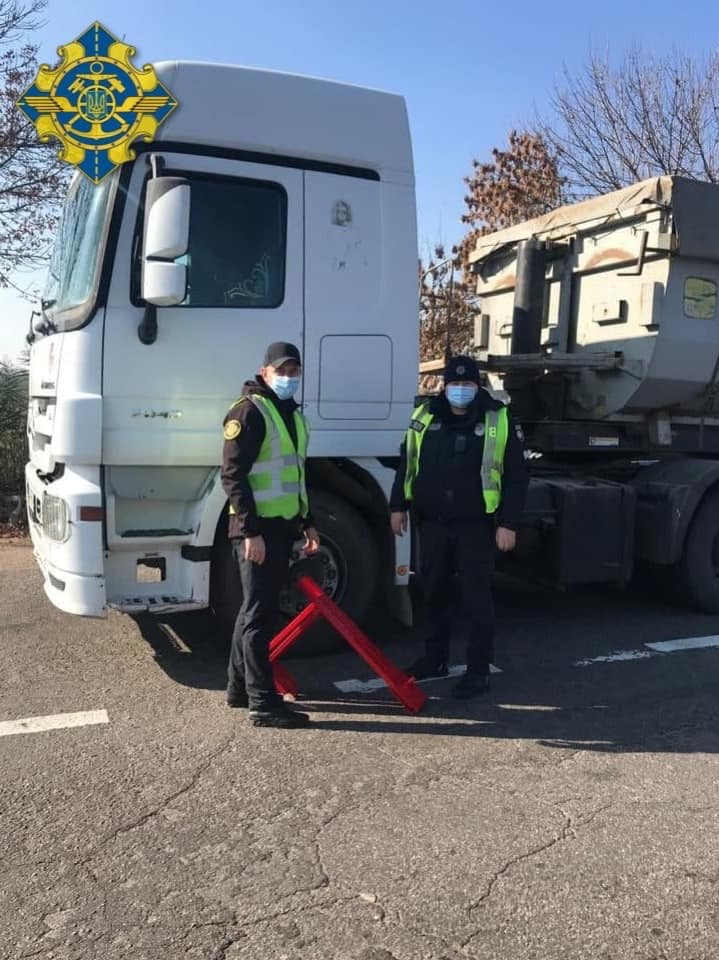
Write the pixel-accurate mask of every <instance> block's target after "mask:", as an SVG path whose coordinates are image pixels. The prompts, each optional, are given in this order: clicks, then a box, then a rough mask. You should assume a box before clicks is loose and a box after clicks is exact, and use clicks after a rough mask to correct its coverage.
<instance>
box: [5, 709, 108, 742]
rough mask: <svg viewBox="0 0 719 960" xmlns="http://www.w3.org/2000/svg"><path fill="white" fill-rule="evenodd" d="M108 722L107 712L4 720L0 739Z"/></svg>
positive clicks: (98, 711) (97, 711)
mask: <svg viewBox="0 0 719 960" xmlns="http://www.w3.org/2000/svg"><path fill="white" fill-rule="evenodd" d="M109 722H110V718H109V717H108V715H107V710H85V711H84V712H83V713H56V714H53V715H52V716H47V717H24V718H23V719H21V720H4V721H3V722H2V723H0V737H11V736H14V735H15V734H18V733H43V732H44V731H45V730H61V729H63V728H64V727H88V726H92V725H94V724H98V723H109Z"/></svg>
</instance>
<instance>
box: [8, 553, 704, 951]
mask: <svg viewBox="0 0 719 960" xmlns="http://www.w3.org/2000/svg"><path fill="white" fill-rule="evenodd" d="M0 588H1V589H0V604H1V605H2V608H1V610H0V771H1V774H2V775H1V777H0V855H1V859H0V927H2V933H1V934H0V958H2V960H10V958H12V960H19V958H23V957H39V958H47V960H99V958H102V960H128V958H132V960H166V958H171V960H175V958H187V960H195V958H196V960H208V958H216V960H220V958H223V960H240V958H257V960H281V958H282V960H300V958H301V960H313V958H318V960H466V958H487V960H505V958H506V960H510V958H511V960H525V958H541V960H554V958H567V960H580V958H592V960H599V958H602V960H609V958H611V960H619V958H622V960H624V958H627V960H629V958H631V960H660V958H661V960H699V958H701V960H705V958H712V960H715V958H717V957H718V956H719V900H718V898H717V893H718V891H719V798H718V797H717V781H718V780H719V764H718V762H717V754H718V752H719V732H718V730H717V715H718V710H717V694H718V693H719V647H714V646H700V647H697V646H696V642H694V643H690V644H687V643H680V644H678V645H676V649H674V648H673V647H672V646H671V645H670V647H669V648H668V647H666V646H664V647H662V646H660V647H659V648H653V647H648V646H646V644H656V643H659V644H662V643H665V642H667V641H675V640H687V639H692V638H704V637H711V636H712V635H714V634H719V618H712V617H706V616H701V615H697V614H693V613H691V612H687V611H686V610H683V609H681V608H679V607H675V606H671V605H669V603H668V602H666V601H663V600H662V598H659V597H656V598H655V597H652V596H651V595H649V594H647V593H645V594H643V595H640V596H637V595H635V594H633V593H621V592H617V591H613V590H587V591H582V592H579V593H571V594H557V593H548V592H546V591H543V590H541V589H539V588H537V587H529V586H518V585H516V584H514V583H511V582H509V581H503V582H499V583H498V586H497V596H498V600H499V610H500V619H501V630H500V635H499V637H498V642H497V655H496V665H497V667H498V668H499V670H500V671H501V672H498V673H496V674H495V675H494V677H493V687H492V691H491V693H490V694H489V695H488V696H487V697H485V698H484V699H482V700H479V701H476V702H473V703H471V704H469V705H468V704H466V703H457V702H455V701H452V700H451V699H450V698H449V697H448V693H449V690H450V689H451V685H452V680H442V681H433V682H430V683H429V684H427V685H426V689H427V691H428V693H429V694H431V696H432V699H431V700H430V702H429V703H428V705H427V708H426V709H425V710H424V711H423V712H422V713H421V714H420V715H418V716H410V715H408V714H406V713H405V712H404V711H403V710H402V709H401V708H400V707H398V706H397V705H395V704H394V703H393V701H392V699H391V696H390V694H389V693H388V691H387V690H384V689H374V688H373V687H372V685H371V684H370V685H369V686H366V685H365V681H367V680H369V679H370V677H371V674H370V673H369V671H368V670H367V669H366V668H365V667H364V665H363V664H362V663H361V661H359V660H358V659H357V658H356V657H355V656H354V655H353V654H349V653H343V654H341V655H333V656H326V657H323V658H321V659H314V660H302V661H293V662H290V663H289V664H288V666H289V667H290V668H291V670H292V672H293V673H294V674H295V675H296V676H297V678H298V679H299V681H300V685H301V689H302V691H303V694H304V696H305V697H306V701H307V707H308V709H309V710H310V711H311V713H312V719H313V724H312V728H311V729H310V730H307V731H304V730H299V731H296V730H293V731H281V730H258V729H254V728H251V727H250V726H249V725H248V723H247V720H246V715H245V713H244V711H232V710H229V709H227V708H226V707H225V705H224V697H223V688H224V682H225V662H226V648H225V646H224V645H223V643H222V642H221V640H220V639H219V638H218V637H217V635H216V634H215V632H214V631H213V629H212V623H211V621H210V619H209V618H208V617H206V616H204V615H197V614H194V615H185V616H184V617H183V616H178V617H174V618H172V619H171V620H169V621H167V620H165V621H155V620H148V621H144V622H135V621H133V620H131V619H129V618H127V617H123V616H120V615H111V616H110V617H109V619H108V620H107V621H89V620H81V619H78V618H72V617H69V616H66V615H63V614H61V613H59V612H57V611H56V610H55V609H54V608H53V607H52V606H51V605H50V604H49V602H48V601H47V600H46V599H45V597H44V594H43V592H42V589H41V583H40V577H39V574H38V573H37V571H36V569H35V566H34V561H33V559H32V555H31V551H30V550H29V549H28V547H27V546H22V545H5V546H3V547H1V548H0ZM385 632H387V628H385ZM399 633H400V635H399V636H395V637H391V636H388V635H386V636H384V637H381V638H379V639H381V640H382V641H383V643H384V644H385V649H386V651H387V652H388V653H389V654H390V655H391V656H392V657H393V658H394V659H396V660H397V661H398V662H399V663H403V662H406V660H407V659H408V658H410V657H411V656H413V655H414V653H415V650H414V648H413V644H412V636H411V634H409V633H407V632H406V631H405V632H401V631H400V632H399ZM701 642H702V643H703V644H705V643H710V642H712V641H706V640H702V641H701ZM462 659H463V658H462V653H461V651H457V655H456V656H455V658H454V661H453V662H455V663H458V662H461V661H462ZM338 682H339V683H340V684H341V685H342V688H340V687H337V686H336V685H335V684H336V683H338ZM348 690H349V692H348ZM65 715H71V716H70V718H68V717H67V716H65ZM58 716H59V717H60V719H55V720H53V719H51V720H47V719H45V720H40V719H33V720H32V721H30V720H29V718H48V717H51V718H53V717H55V718H56V717H58ZM18 720H26V721H28V722H26V723H25V724H24V725H22V724H13V723H12V721H18ZM60 723H75V724H78V725H75V726H65V727H59V728H58V726H57V725H58V724H60ZM43 726H44V727H49V729H42V728H43Z"/></svg>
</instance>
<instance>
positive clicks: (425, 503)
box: [390, 388, 529, 530]
mask: <svg viewBox="0 0 719 960" xmlns="http://www.w3.org/2000/svg"><path fill="white" fill-rule="evenodd" d="M428 403H429V409H430V412H431V413H432V414H433V415H434V420H433V422H432V425H431V427H430V428H428V429H426V431H425V436H424V438H423V440H422V450H421V454H420V461H419V474H418V476H417V478H416V480H415V482H414V492H413V498H412V501H413V506H414V507H415V509H416V512H417V517H418V519H419V521H420V522H421V521H422V520H429V521H436V522H440V523H443V522H447V521H451V520H473V519H477V518H480V517H484V516H486V509H485V505H484V498H483V494H482V477H481V470H482V454H483V453H484V431H483V430H482V429H481V427H480V426H478V425H482V426H483V425H484V415H485V412H486V411H487V410H488V409H490V410H499V409H500V408H501V407H502V406H503V404H502V403H501V401H499V400H495V399H494V397H492V396H491V394H489V393H488V392H487V391H486V390H483V389H481V388H480V390H479V391H478V392H477V396H476V397H475V398H474V400H473V401H472V403H471V404H470V405H469V407H468V408H467V411H466V413H464V414H462V415H457V414H454V413H452V410H451V408H450V406H449V403H448V402H447V398H446V396H445V394H444V393H441V394H440V395H439V396H438V397H432V398H431V399H429V400H428ZM438 425H439V426H438ZM433 427H434V429H432V428H433ZM475 428H477V429H475ZM406 466H407V460H406V451H405V442H404V441H403V442H402V448H401V450H400V462H399V466H398V467H397V474H396V476H395V480H394V485H393V487H392V495H391V498H390V507H391V509H392V510H393V511H395V510H407V509H409V506H410V504H409V502H408V501H407V499H406V497H405V495H404V477H405V470H406ZM528 482H529V475H528V471H527V465H526V462H525V459H524V437H523V435H522V430H521V427H520V426H519V425H518V424H513V423H512V421H511V418H510V423H509V436H508V439H507V448H506V450H505V454H504V475H503V477H502V498H501V501H500V505H499V509H498V511H497V514H496V520H497V523H498V525H499V526H501V527H507V528H508V529H510V530H513V529H515V528H516V526H517V524H518V522H519V519H520V517H521V515H522V511H523V509H524V501H525V498H526V495H527V485H528Z"/></svg>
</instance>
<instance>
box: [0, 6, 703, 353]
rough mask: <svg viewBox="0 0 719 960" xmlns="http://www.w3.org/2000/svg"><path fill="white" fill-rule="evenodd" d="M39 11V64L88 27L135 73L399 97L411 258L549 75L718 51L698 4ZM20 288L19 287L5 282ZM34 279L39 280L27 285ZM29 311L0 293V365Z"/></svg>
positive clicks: (455, 214)
mask: <svg viewBox="0 0 719 960" xmlns="http://www.w3.org/2000/svg"><path fill="white" fill-rule="evenodd" d="M163 6H164V7H165V9H166V10H167V15H166V16H161V15H160V13H159V4H157V3H153V2H152V0H124V2H123V3H117V2H108V0H95V2H94V3H92V4H89V5H85V4H80V3H79V2H77V0H50V3H49V8H48V11H47V16H46V20H47V22H46V24H45V26H44V27H43V28H42V29H41V30H40V31H39V32H38V35H37V40H38V42H39V43H40V44H41V58H42V59H43V60H45V61H46V62H48V63H52V64H54V63H55V62H57V59H58V57H57V47H58V46H59V45H60V44H62V43H65V42H67V41H69V40H71V39H73V38H74V37H76V36H77V35H78V34H79V33H81V32H82V31H83V30H84V29H85V28H86V27H87V26H88V25H89V24H90V23H91V22H92V21H93V20H95V19H97V20H99V21H100V22H101V23H103V25H104V26H106V27H107V28H108V29H109V30H110V31H112V32H113V33H114V34H116V35H117V36H120V37H122V36H123V35H124V37H125V40H126V41H127V42H129V43H132V44H133V45H134V46H135V47H136V48H137V56H136V58H135V61H134V62H135V63H136V64H138V65H141V64H142V63H146V62H148V61H151V60H166V59H175V58H178V59H194V60H211V61H212V60H214V61H218V62H224V63H240V64H246V65H248V66H258V67H267V68H270V69H275V70H286V71H288V72H293V73H303V74H310V75H313V76H319V77H328V78H331V79H336V80H343V81H346V82H349V83H357V84H362V85H367V86H372V87H377V88H380V89H386V90H391V91H394V92H397V93H401V94H403V95H404V96H405V97H406V99H407V103H408V107H409V115H410V122H411V127H412V135H413V141H414V151H415V169H416V176H417V204H418V216H419V232H420V234H419V235H420V245H421V252H423V253H424V252H425V251H426V250H427V248H428V246H429V245H432V244H434V243H435V241H437V240H443V241H445V242H446V243H448V244H449V243H452V242H455V241H456V240H457V239H459V237H460V236H461V234H462V227H461V225H460V223H459V218H460V216H461V213H462V208H463V202H462V198H463V196H464V184H463V182H462V178H463V177H464V176H466V175H467V174H468V173H469V172H470V168H471V161H472V158H473V157H475V156H476V157H478V158H480V159H483V158H485V157H487V156H488V154H489V151H490V150H491V148H492V147H493V146H495V145H501V144H502V143H503V142H504V140H505V138H506V135H507V132H508V131H509V130H510V129H511V128H512V127H517V126H519V127H521V126H522V124H523V123H526V122H527V121H531V119H532V118H533V117H534V115H535V112H536V111H537V110H539V111H542V110H543V109H544V107H545V104H547V103H548V101H549V98H550V96H551V91H552V87H553V85H554V82H555V80H556V79H557V78H558V77H559V75H560V73H561V69H562V65H563V64H566V65H567V66H568V67H569V68H570V69H572V68H576V67H579V66H580V65H581V64H582V63H583V62H584V61H585V60H586V57H587V54H588V52H589V51H590V50H591V49H597V50H601V51H604V50H609V52H610V54H611V55H613V56H614V55H619V54H620V53H621V52H622V50H623V49H624V48H625V47H626V46H628V45H629V44H631V43H632V42H634V41H639V42H641V44H642V45H643V46H644V48H645V49H646V50H649V51H652V52H657V53H659V52H664V51H667V50H668V49H670V48H671V46H672V45H676V46H677V47H678V48H680V49H681V50H685V51H687V52H690V53H693V54H697V55H698V54H702V53H705V52H707V51H709V50H710V49H711V48H712V47H713V48H715V49H716V47H717V41H719V20H718V19H717V14H716V6H715V5H713V4H712V5H710V4H709V3H708V2H706V0H685V2H683V3H681V4H677V3H676V2H672V3H670V2H669V0H654V2H652V3H651V5H649V4H647V5H646V6H645V5H644V4H640V3H628V2H626V0H605V2H603V3H602V4H597V5H595V4H580V3H577V0H572V2H569V0H551V2H545V3H541V4H540V3H530V2H527V0H516V2H514V3H511V2H506V0H504V2H497V0H495V2H484V0H481V2H480V0H475V2H471V0H448V2H445V3H430V2H425V0H417V2H414V3H412V2H409V0H360V2H358V3H351V2H348V0H252V2H246V0H205V2H204V3H203V2H201V0H175V2H172V3H167V4H166V5H165V4H163ZM18 279H19V280H21V281H22V282H25V283H26V282H27V281H28V279H29V278H27V277H25V278H18ZM35 279H36V282H39V278H35ZM29 311H30V307H29V306H28V305H27V304H25V303H24V302H22V301H21V300H19V298H18V297H17V296H16V295H15V294H13V293H11V292H9V291H0V317H1V318H2V319H1V320H0V357H2V356H3V355H4V354H6V355H10V356H15V355H16V354H17V352H18V351H19V349H20V348H21V346H22V342H23V339H22V338H23V336H24V333H25V330H26V325H27V317H28V315H29Z"/></svg>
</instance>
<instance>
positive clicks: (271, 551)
mask: <svg viewBox="0 0 719 960" xmlns="http://www.w3.org/2000/svg"><path fill="white" fill-rule="evenodd" d="M264 539H265V550H266V553H265V562H264V563H263V564H257V563H252V562H251V561H249V560H245V542H244V540H233V542H232V549H233V552H234V554H235V558H236V560H237V563H238V564H239V568H240V578H241V580H242V606H241V608H240V612H239V614H238V615H237V620H236V622H235V629H234V631H233V633H232V649H231V650H230V663H229V667H228V671H227V674H228V686H229V687H234V688H235V689H242V687H243V686H244V688H245V689H246V690H247V698H248V700H249V704H250V708H251V709H255V710H258V709H263V708H266V707H270V706H273V705H274V704H276V703H278V702H279V700H280V697H279V695H278V694H277V692H276V691H275V685H274V682H273V680H272V668H271V666H270V641H271V640H272V638H273V636H274V635H275V633H276V632H277V625H278V620H279V597H280V590H281V589H282V586H283V584H284V583H285V581H286V579H287V571H288V567H289V562H290V555H291V553H292V540H291V539H285V538H273V537H267V536H266V537H265V538H264Z"/></svg>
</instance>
